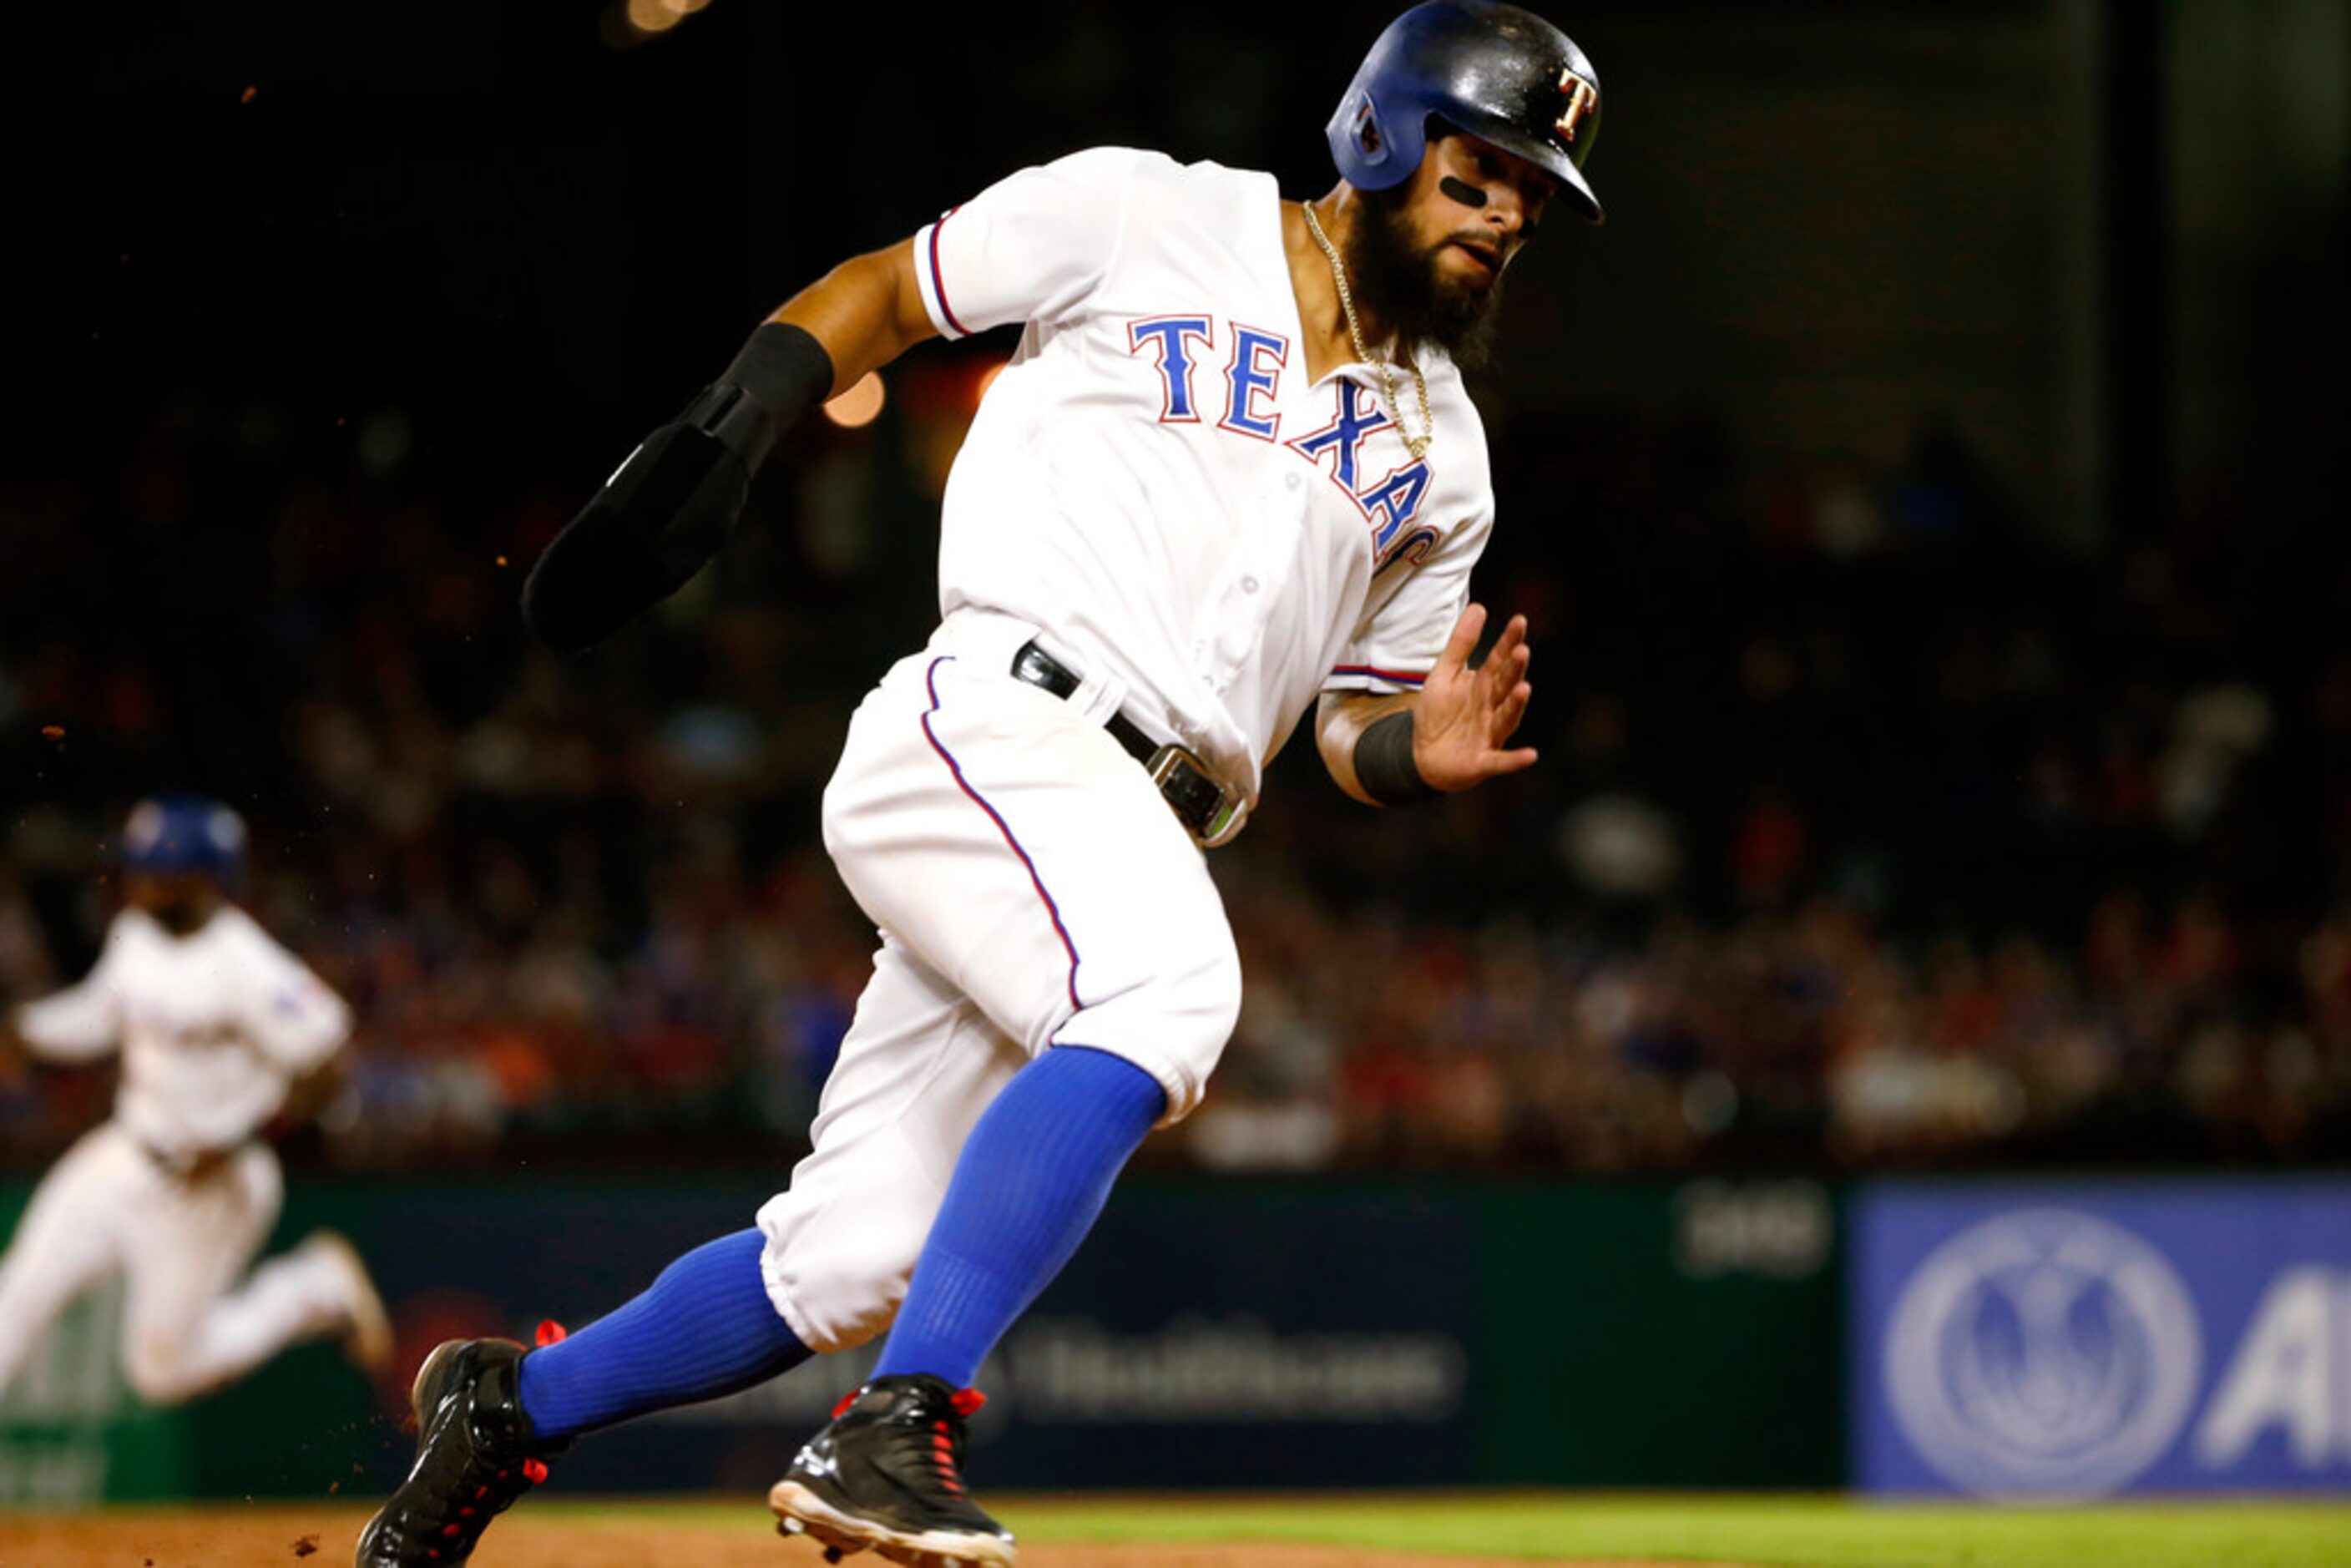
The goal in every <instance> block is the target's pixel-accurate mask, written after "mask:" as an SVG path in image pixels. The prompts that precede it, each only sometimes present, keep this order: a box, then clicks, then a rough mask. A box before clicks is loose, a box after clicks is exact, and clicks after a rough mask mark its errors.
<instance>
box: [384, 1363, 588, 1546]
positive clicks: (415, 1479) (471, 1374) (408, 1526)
mask: <svg viewBox="0 0 2351 1568" xmlns="http://www.w3.org/2000/svg"><path fill="white" fill-rule="evenodd" d="M522 1356H523V1349H522V1346H520V1345H518V1344H517V1343H514V1342H513V1341H512V1340H505V1339H472V1340H466V1339H453V1340H446V1341H444V1342H443V1343H441V1344H440V1345H438V1346H436V1347H435V1348H434V1352H433V1354H431V1355H428V1356H426V1357H425V1358H424V1364H423V1366H421V1367H419V1368H417V1370H416V1382H415V1384H414V1385H413V1386H412V1387H411V1388H410V1390H409V1395H408V1402H409V1406H410V1407H411V1408H412V1409H413V1410H414V1411H415V1412H416V1463H415V1464H414V1465H413V1467H411V1469H409V1472H408V1479H406V1480H404V1481H402V1482H401V1484H400V1490H397V1491H395V1492H393V1493H392V1500H391V1501H390V1502H387V1503H385V1504H384V1505H383V1507H382V1509H381V1510H380V1511H378V1512H377V1514H376V1516H375V1517H374V1518H373V1519H371V1520H370V1521H368V1524H367V1528H366V1529H365V1530H362V1531H360V1549H359V1558H358V1568H427V1565H429V1564H436V1563H463V1562H464V1561H465V1559H467V1558H468V1557H471V1556H472V1555H473V1554H474V1546H475V1543H476V1542H479V1541H480V1540H481V1539H482V1531H483V1530H484V1529H486V1527H487V1526H488V1524H489V1522H490V1521H491V1519H492V1518H494V1517H495V1516H496V1515H497V1514H500V1513H502V1512H504V1511H506V1510H507V1508H509V1507H510V1506H512V1505H513V1503H514V1500H516V1499H517V1498H518V1497H520V1496H522V1494H523V1493H524V1492H526V1491H528V1490H530V1489H531V1488H532V1487H534V1486H537V1485H538V1483H539V1482H541V1481H543V1480H545V1479H547V1461H548V1460H549V1459H551V1458H556V1457H558V1456H559V1455H560V1454H561V1453H562V1451H563V1450H564V1448H567V1447H568V1446H569V1445H568V1444H563V1443H552V1444H549V1443H541V1442H540V1441H538V1437H537V1435H536V1434H535V1433H533V1432H532V1430H531V1426H530V1417H529V1416H526V1415H524V1414H523V1409H522V1400H521V1398H520V1397H519V1396H518V1393H517V1387H518V1384H519V1379H518V1378H517V1376H516V1374H515V1369H516V1368H517V1366H519V1365H520V1364H522Z"/></svg>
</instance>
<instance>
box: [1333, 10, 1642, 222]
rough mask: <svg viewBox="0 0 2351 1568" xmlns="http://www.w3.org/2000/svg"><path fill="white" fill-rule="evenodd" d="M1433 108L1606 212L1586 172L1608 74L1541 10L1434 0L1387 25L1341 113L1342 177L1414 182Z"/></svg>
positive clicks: (1337, 119)
mask: <svg viewBox="0 0 2351 1568" xmlns="http://www.w3.org/2000/svg"><path fill="white" fill-rule="evenodd" d="M1432 115H1433V116H1435V117H1437V118H1438V119H1441V120H1446V121H1447V122H1448V123H1449V124H1451V125H1453V126H1456V127H1458V129H1460V130H1463V131H1468V132H1469V134H1471V135H1472V136H1476V137H1478V138H1479V139H1480V140H1482V141H1490V142H1492V143H1493V144H1494V145H1495V146H1497V147H1499V148H1501V149H1502V150H1503V151H1504V152H1514V153H1516V154H1518V155H1519V156H1520V157H1521V158H1523V159H1525V160H1526V161H1527V162H1530V163H1532V164H1534V165H1535V166H1536V167H1537V168H1539V169H1541V170H1542V171H1543V172H1545V173H1547V174H1550V175H1551V176H1552V178H1554V179H1556V180H1557V181H1559V183H1560V187H1561V194H1562V195H1563V196H1565V197H1566V198H1567V199H1568V200H1569V201H1570V202H1572V203H1573V204H1574V205H1575V207H1576V209H1577V210H1578V211H1580V212H1581V213H1582V214H1583V215H1584V217H1585V218H1587V219H1589V220H1590V221H1591V222H1593V223H1595V224H1596V223H1598V222H1600V221H1601V211H1600V198H1599V197H1597V196H1595V195H1593V193H1592V186H1591V185H1590V184H1589V183H1586V182H1585V180H1584V178H1583V162H1584V160H1585V159H1587V158H1589V157H1590V156H1591V155H1592V144H1593V141H1597V140H1598V139H1599V136H1600V76H1599V73H1598V72H1596V71H1594V70H1593V68H1592V62H1591V61H1590V60H1588V59H1586V58H1584V57H1583V50H1582V49H1579V48H1577V47H1575V42H1574V40H1573V39H1572V38H1570V37H1568V36H1567V35H1566V34H1565V33H1562V32H1561V31H1560V30H1559V29H1558V28H1557V27H1554V26H1552V25H1551V24H1550V23H1549V22H1546V21H1544V20H1543V19H1542V18H1541V16H1536V15H1535V14H1534V13H1533V12H1531V11H1522V10H1520V8H1519V7H1518V6H1516V5H1500V4H1498V3H1496V0H1428V3H1427V4H1426V5H1416V6H1414V7H1413V8H1412V9H1411V10H1409V11H1406V12H1405V14H1404V15H1403V16H1398V17H1397V18H1396V19H1395V21H1393V22H1391V23H1389V24H1388V27H1387V31H1385V32H1384V33H1382V34H1381V35H1380V36H1379V40H1378V41H1377V42H1376V43H1374V44H1373V46H1372V52H1371V53H1370V54H1368V55H1366V56H1364V63H1363V66H1362V68H1359V69H1358V70H1357V71H1356V72H1355V79H1354V80H1353V82H1351V83H1349V84H1348V87H1347V96H1346V97H1344V98H1343V99H1340V100H1339V111H1338V112H1337V113H1336V114H1333V115H1332V117H1331V125H1330V131H1329V134H1330V138H1331V156H1332V158H1333V159H1335V160H1336V161H1337V162H1338V164H1339V174H1340V177H1341V178H1343V179H1344V180H1345V181H1346V182H1347V183H1349V184H1351V185H1353V186H1354V187H1355V188H1356V189H1357V190H1360V191H1384V190H1386V189H1388V188H1389V187H1390V186H1393V185H1400V184H1402V183H1404V182H1405V181H1406V180H1408V179H1410V178H1411V177H1412V172H1413V171H1414V170H1416V169H1417V168H1419V167H1420V160H1421V157H1422V155H1423V154H1424V153H1426V152H1427V150H1428V121H1429V118H1430V117H1431V116H1432Z"/></svg>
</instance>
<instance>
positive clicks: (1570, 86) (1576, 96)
mask: <svg viewBox="0 0 2351 1568" xmlns="http://www.w3.org/2000/svg"><path fill="white" fill-rule="evenodd" d="M1559 90H1560V91H1562V92H1563V93H1565V94H1567V108H1566V109H1565V110H1562V112H1561V114H1560V117H1559V120H1558V122H1557V123H1556V124H1554V125H1553V126H1552V130H1554V131H1558V132H1559V139H1560V140H1561V141H1564V142H1566V143H1567V144H1568V145H1569V146H1571V147H1573V146H1574V145H1575V128H1576V127H1577V126H1578V125H1579V124H1581V123H1582V122H1583V117H1584V116H1585V115H1587V114H1589V113H1591V112H1592V110H1593V106H1594V105H1595V104H1597V103H1598V102H1599V101H1600V89H1597V88H1595V87H1593V85H1592V84H1591V83H1590V82H1588V81H1585V80H1584V79H1583V78H1582V77H1580V76H1577V75H1576V74H1575V72H1574V71H1573V70H1571V69H1569V68H1567V67H1565V66H1562V67H1561V68H1560V72H1559Z"/></svg>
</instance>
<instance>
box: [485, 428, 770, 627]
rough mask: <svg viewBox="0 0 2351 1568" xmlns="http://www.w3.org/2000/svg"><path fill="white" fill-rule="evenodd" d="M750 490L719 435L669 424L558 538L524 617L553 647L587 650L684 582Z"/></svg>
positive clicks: (538, 569)
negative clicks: (591, 644) (589, 646)
mask: <svg viewBox="0 0 2351 1568" xmlns="http://www.w3.org/2000/svg"><path fill="white" fill-rule="evenodd" d="M750 493H751V476H750V474H749V472H748V471H747V469H746V468H745V467H744V465H743V461H742V459H741V458H740V457H738V456H737V455H736V454H735V453H734V452H733V451H732V450H731V449H730V448H729V447H728V446H727V445H726V444H725V443H724V442H722V441H721V440H720V439H719V438H718V437H717V436H716V435H715V434H712V433H711V432H710V431H708V430H705V429H703V428H700V427H699V426H697V425H694V424H689V423H683V422H680V423H673V424H664V425H663V426H662V427H661V428H660V429H659V430H656V431H654V432H653V434H651V435H649V436H647V437H645V439H644V442H643V444H642V445H640V446H639V447H638V448H637V449H636V450H635V451H634V452H632V453H630V454H629V457H628V461H627V462H625V463H622V465H621V466H620V467H619V469H618V470H616V471H615V472H614V473H613V475H612V476H611V478H610V479H608V480H606V481H605V482H604V487H603V488H602V489H601V490H599V491H597V492H596V495H595V497H594V498H593V499H592V500H590V502H589V503H588V505H587V506H586V507H583V508H582V509H581V510H580V515H579V516H578V517H574V518H572V519H571V522H570V524H569V526H568V527H567V528H564V530H563V531H562V532H561V533H559V534H558V535H556V537H555V540H554V542H553V543H552V544H550V545H549V546H548V547H547V550H546V553H545V554H543V555H541V556H540V557H539V558H538V564H537V565H536V566H534V567H532V568H531V572H530V577H529V580H528V581H526V582H525V583H524V584H523V591H522V612H523V619H524V620H525V621H526V622H528V624H529V626H530V629H531V630H532V631H533V632H536V633H537V634H538V637H539V639H540V640H541V641H542V642H544V643H548V644H549V645H550V646H552V647H556V648H561V649H564V650H566V651H570V650H574V649H579V648H585V647H587V646H588V645H589V644H590V643H597V642H601V641H602V640H603V639H604V638H606V637H608V636H610V635H611V634H612V633H613V632H617V631H619V630H620V629H621V628H622V626H625V625H627V624H628V623H629V622H632V621H633V620H635V619H636V618H637V617H638V616H639V615H642V614H643V613H644V612H646V611H648V610H650V609H652V608H653V606H654V605H656V604H658V603H660V602H661V601H663V600H664V599H667V598H668V597H669V596H670V595H671V594H673V593H675V592H676V591H678V590H679V589H681V588H683V587H684V586H685V584H686V582H687V581H688V580H691V579H692V578H693V576H694V575H695V573H696V572H698V571H700V570H702V568H703V567H704V565H705V563H707V562H708V561H709V559H710V558H711V557H712V556H714V555H716V553H717V552H718V547H719V546H720V545H722V544H724V543H726V537H727V535H728V534H730V533H732V532H733V531H734V528H735V525H736V523H737V521H738V520H739V519H740V518H741V517H742V515H743V503H744V501H745V500H746V499H747V497H749V495H750Z"/></svg>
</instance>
